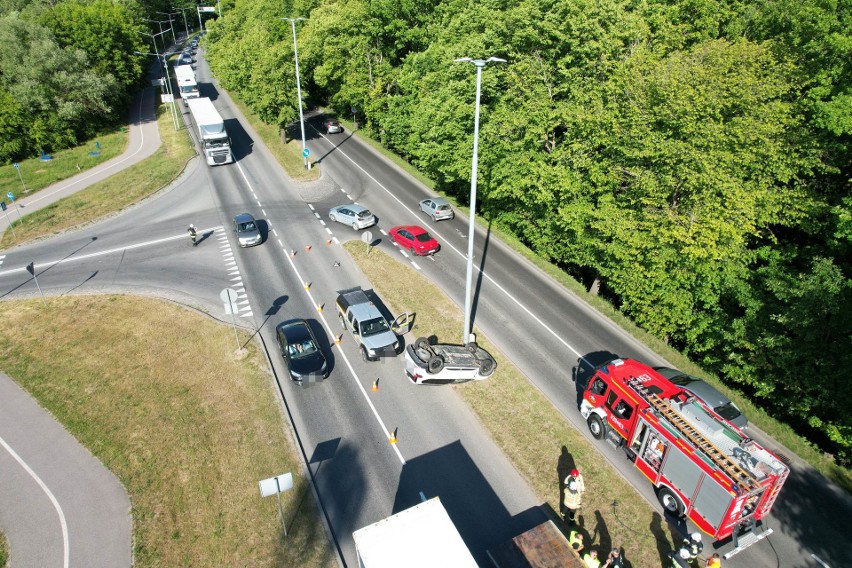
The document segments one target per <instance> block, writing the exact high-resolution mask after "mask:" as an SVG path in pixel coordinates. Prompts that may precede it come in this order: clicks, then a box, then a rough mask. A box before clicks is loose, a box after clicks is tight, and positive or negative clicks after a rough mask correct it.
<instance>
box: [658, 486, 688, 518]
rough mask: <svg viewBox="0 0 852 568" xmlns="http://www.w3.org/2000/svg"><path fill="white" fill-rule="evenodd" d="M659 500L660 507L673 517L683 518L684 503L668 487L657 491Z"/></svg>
mask: <svg viewBox="0 0 852 568" xmlns="http://www.w3.org/2000/svg"><path fill="white" fill-rule="evenodd" d="M657 499H659V500H660V505H662V506H663V508H664V509H665V510H666V511H668V512H669V513H671V514H672V515H675V516H677V517H682V516H683V511H684V507H683V503H681V501H680V498H679V497H678V496H677V495H675V493H674V491H672V490H671V489H669V488H668V487H660V488H659V489H658V490H657Z"/></svg>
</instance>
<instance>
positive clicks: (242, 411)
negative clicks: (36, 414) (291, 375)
mask: <svg viewBox="0 0 852 568" xmlns="http://www.w3.org/2000/svg"><path fill="white" fill-rule="evenodd" d="M48 305H49V307H48V308H45V307H43V306H42V305H41V302H40V301H35V300H34V301H23V302H11V301H9V302H0V361H2V368H3V371H4V372H5V373H7V374H8V375H10V376H11V377H13V378H14V379H15V380H16V381H17V382H18V383H19V384H20V385H21V386H22V387H23V388H25V389H26V390H27V391H28V392H30V393H31V394H32V395H33V396H34V397H35V398H36V399H37V400H38V401H39V403H40V404H41V405H42V406H43V407H44V408H46V409H47V410H48V411H49V412H51V413H52V414H53V416H55V417H56V418H57V420H59V421H60V422H61V423H63V424H64V425H65V426H66V427H67V428H68V430H69V431H70V432H71V434H73V435H74V436H75V437H76V438H77V439H78V440H79V441H80V442H81V443H82V444H83V445H84V446H86V447H87V448H89V450H90V451H91V452H92V453H93V454H94V455H95V456H96V457H97V458H98V459H100V460H101V461H102V462H103V463H104V465H105V466H106V467H107V468H109V469H110V471H112V472H113V473H114V474H115V475H116V476H118V478H119V479H120V480H121V482H122V483H123V485H124V487H125V488H126V489H127V492H128V494H129V495H130V500H131V503H132V515H133V543H134V566H139V567H145V566H255V567H266V566H269V567H272V566H311V567H312V566H334V565H336V564H335V560H334V551H333V550H332V549H331V547H330V545H329V543H328V539H327V537H326V534H325V531H324V530H323V528H322V525H321V524H320V521H319V515H318V513H317V511H316V508H315V505H314V499H313V497H312V496H310V495H309V494H308V493H309V491H310V489H309V487H308V484H307V481H306V479H305V478H304V476H303V475H302V468H301V466H300V460H299V458H298V454H297V451H296V449H295V448H294V447H293V444H292V442H291V440H290V436H289V434H288V433H285V426H284V423H283V422H282V416H281V412H280V406H279V404H278V403H277V400H276V395H275V392H274V391H273V389H272V387H271V384H272V383H271V381H270V380H269V375H268V371H267V369H268V365H267V363H266V360H265V358H264V356H263V353H262V352H261V351H260V350H259V349H258V348H257V346H256V344H254V343H250V344H249V346H248V348H247V353H246V354H245V355H244V356H237V355H236V354H235V351H234V346H235V345H234V332H233V330H232V329H231V328H230V327H229V326H226V325H217V324H216V323H214V322H213V321H211V320H210V319H209V318H207V317H205V316H203V315H200V314H198V313H195V312H191V311H188V310H186V309H184V308H182V307H179V306H176V305H173V304H170V303H166V302H161V301H157V300H152V299H146V298H138V297H130V296H76V297H65V298H51V299H49V301H48ZM126 322H133V325H128V324H127V323H126ZM245 340H246V337H243V338H242V341H245ZM288 471H290V472H293V477H294V485H295V487H294V489H293V490H291V491H288V492H287V493H285V494H283V495H282V504H283V506H284V516H285V519H286V520H287V522H288V536H287V537H286V538H284V537H283V533H282V530H281V524H280V521H279V516H278V510H277V502H276V499H275V498H274V497H270V498H266V499H262V498H261V497H260V494H259V492H258V489H257V487H258V485H257V483H258V480H261V479H265V478H268V477H272V476H273V475H278V474H281V473H284V472H288ZM0 565H2V562H0Z"/></svg>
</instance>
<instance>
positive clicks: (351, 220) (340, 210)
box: [328, 203, 376, 231]
mask: <svg viewBox="0 0 852 568" xmlns="http://www.w3.org/2000/svg"><path fill="white" fill-rule="evenodd" d="M328 218H329V219H331V220H332V221H335V222H337V223H343V224H344V225H349V226H350V227H352V228H353V229H355V230H356V231H357V230H359V229H366V228H367V227H372V226H373V225H375V224H376V216H375V215H373V214H372V213H371V212H370V210H369V209H367V208H366V207H364V206H363V205H358V204H357V203H353V204H351V205H338V206H337V207H332V208H331V209H329V211H328Z"/></svg>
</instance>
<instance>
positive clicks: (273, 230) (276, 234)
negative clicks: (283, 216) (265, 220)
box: [272, 229, 278, 237]
mask: <svg viewBox="0 0 852 568" xmlns="http://www.w3.org/2000/svg"><path fill="white" fill-rule="evenodd" d="M272 234H273V235H275V236H276V237H277V236H278V231H276V230H275V229H272Z"/></svg>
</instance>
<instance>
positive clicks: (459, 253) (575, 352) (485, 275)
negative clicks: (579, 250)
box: [314, 129, 583, 359]
mask: <svg viewBox="0 0 852 568" xmlns="http://www.w3.org/2000/svg"><path fill="white" fill-rule="evenodd" d="M314 130H316V129H314ZM317 132H319V131H317ZM320 136H322V137H323V138H325V139H326V140H328V138H327V137H326V136H325V135H323V134H322V133H320ZM329 142H330V141H329ZM335 151H336V152H337V153H338V154H340V155H341V156H343V157H344V158H346V159H347V160H349V161H350V162H352V165H353V166H355V167H356V168H358V169H359V170H361V171H362V172H363V173H364V175H366V176H367V177H368V178H370V179H371V180H372V181H373V183H375V184H376V185H377V186H379V187H380V188H382V190H384V192H385V193H387V194H388V196H390V197H391V198H392V199H394V200H395V201H396V202H397V203H399V205H400V206H401V207H402V208H403V209H405V210H406V211H408V212H409V213H411V215H412V216H414V217H418V215H417V213H415V212H414V210H413V209H411V208H410V207H409V206H408V205H406V204H405V203H404V202H403V201H402V200H401V199H400V198H399V197H397V196H396V195H394V194H393V192H391V191H390V190H389V189H388V188H386V187H385V186H384V185H382V183H381V182H379V180H377V179H376V178H374V177H373V176H372V175H371V174H370V172H368V171H367V170H365V169H364V168H362V167H361V166H360V165H359V164H358V163H357V162H356V161H355V160H353V159H352V158H351V157H350V156H349V155H348V154H347V153H346V152H345V151H344V150H341V149H340V147H339V146H338V147H337V148H336V149H335ZM468 222H470V220H468ZM431 232H432V233H434V234H436V235H438V236H440V237H441V239H443V238H444V237H443V236H441V235H440V233H438V232H437V231H435V230H434V229H433V230H432V231H431ZM446 246H447V247H448V248H450V249H452V250H453V251H454V252H455V253H456V254H458V255H459V256H460V257H462V258H463V259H465V261H467V255H466V254H464V253H462V252H461V251H460V250H458V249H457V248H456V247H454V246H453V245H452V244H450V243H449V242H447V243H446ZM473 269H474V270H476V271H477V272H481V271H480V269H479V267H478V266H476V265H474V266H473ZM482 277H483V278H485V279H486V280H488V281H489V282H491V283H492V284H494V286H496V287H497V289H498V290H500V291H501V292H503V293H504V294H505V295H506V296H507V297H508V298H509V299H510V300H512V301H513V302H514V303H515V304H516V305H517V306H518V307H519V308H521V309H522V310H523V311H524V312H526V313H527V315H528V316H530V317H531V318H532V319H534V320H535V321H536V323H538V324H539V325H540V326H541V327H542V328H543V329H545V330H546V331H547V332H548V333H550V335H552V336H553V337H554V338H555V339H556V340H557V341H558V342H559V343H561V344H562V345H564V346H565V347H566V348H567V349H569V350H570V351H571V352H572V353H574V354H575V355H576V356H577V357H580V358H581V359H582V358H583V356H582V355H581V354H580V352H579V351H577V350H576V349H574V347H573V346H571V345H570V344H569V343H568V342H567V341H565V340H564V339H562V337H560V336H559V334H558V333H556V331H555V330H553V329H552V328H550V327H549V326H548V325H547V324H546V323H544V322H543V321H541V318H539V317H538V316H537V315H535V314H534V313H532V311H531V310H530V309H529V308H527V307H526V306H525V305H524V304H522V303H521V302H520V300H518V299H517V298H515V297H514V296H512V295H511V294H510V293H509V291H508V290H506V289H505V288H503V286H501V285H500V284H498V283H497V281H496V280H494V279H493V278H491V276H489V275H487V274H482Z"/></svg>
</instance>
